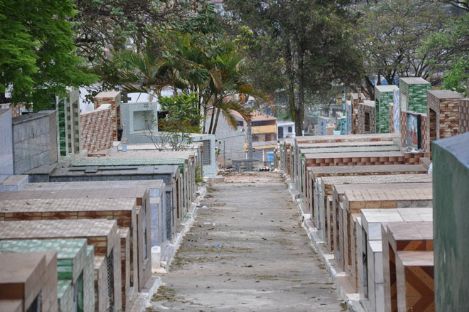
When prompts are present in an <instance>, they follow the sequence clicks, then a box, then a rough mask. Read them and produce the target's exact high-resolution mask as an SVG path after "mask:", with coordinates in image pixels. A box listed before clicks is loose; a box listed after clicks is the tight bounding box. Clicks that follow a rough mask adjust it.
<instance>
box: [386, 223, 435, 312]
mask: <svg viewBox="0 0 469 312" xmlns="http://www.w3.org/2000/svg"><path fill="white" fill-rule="evenodd" d="M382 237H383V242H382V244H383V276H384V302H385V304H384V307H385V311H386V312H391V311H392V312H394V311H398V301H397V300H398V299H397V284H396V262H397V259H396V256H397V253H398V252H400V251H433V224H432V222H398V223H389V224H383V225H382Z"/></svg>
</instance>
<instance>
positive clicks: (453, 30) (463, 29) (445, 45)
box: [420, 13, 469, 92]
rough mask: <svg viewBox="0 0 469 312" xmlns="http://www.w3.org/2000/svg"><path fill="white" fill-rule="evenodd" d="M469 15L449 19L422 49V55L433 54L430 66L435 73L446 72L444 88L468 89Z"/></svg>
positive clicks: (427, 39)
mask: <svg viewBox="0 0 469 312" xmlns="http://www.w3.org/2000/svg"><path fill="white" fill-rule="evenodd" d="M468 37H469V13H466V14H463V15H461V16H458V17H456V16H455V17H453V18H451V19H448V21H447V22H446V24H445V25H444V27H443V28H442V29H441V30H439V31H438V32H435V33H433V34H431V35H430V36H428V37H427V38H426V40H425V41H424V44H423V45H422V47H421V48H420V52H421V54H423V53H424V52H426V51H430V52H431V53H432V56H433V57H432V58H430V59H429V62H430V65H431V67H432V68H434V70H435V71H439V72H445V75H444V82H443V84H444V87H445V88H450V89H453V90H457V91H459V92H463V91H464V89H465V87H464V86H466V87H467V80H466V79H467V77H466V76H467V70H468V61H467V53H468V52H469V46H468V45H467V38H468Z"/></svg>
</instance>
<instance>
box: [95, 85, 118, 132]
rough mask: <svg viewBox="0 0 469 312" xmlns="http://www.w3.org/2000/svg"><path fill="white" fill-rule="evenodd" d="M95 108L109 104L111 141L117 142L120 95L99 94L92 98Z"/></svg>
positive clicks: (116, 92) (116, 93)
mask: <svg viewBox="0 0 469 312" xmlns="http://www.w3.org/2000/svg"><path fill="white" fill-rule="evenodd" d="M94 102H95V104H96V108H99V107H100V106H101V105H103V104H111V118H112V123H111V127H112V128H111V129H112V139H113V140H114V141H117V140H118V129H120V127H121V117H120V104H121V93H120V92H119V91H109V92H101V93H98V95H96V97H95V98H94Z"/></svg>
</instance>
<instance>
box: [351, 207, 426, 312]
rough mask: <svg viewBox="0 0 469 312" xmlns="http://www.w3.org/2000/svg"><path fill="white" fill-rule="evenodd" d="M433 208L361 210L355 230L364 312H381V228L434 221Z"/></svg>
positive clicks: (382, 288)
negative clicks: (394, 223) (359, 224)
mask: <svg viewBox="0 0 469 312" xmlns="http://www.w3.org/2000/svg"><path fill="white" fill-rule="evenodd" d="M432 210H433V209H432V208H397V209H362V210H361V213H360V219H361V228H359V229H357V241H356V244H357V259H358V261H357V266H358V281H359V293H360V301H361V303H362V305H363V306H364V307H365V309H366V310H367V311H370V312H371V311H383V309H384V281H383V264H382V259H383V256H382V236H381V226H382V224H385V223H391V222H419V221H420V222H421V221H428V222H431V221H432V220H433V212H432Z"/></svg>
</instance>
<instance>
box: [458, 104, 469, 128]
mask: <svg viewBox="0 0 469 312" xmlns="http://www.w3.org/2000/svg"><path fill="white" fill-rule="evenodd" d="M459 131H461V133H464V132H469V98H468V99H462V100H461V103H460V106H459Z"/></svg>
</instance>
